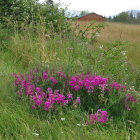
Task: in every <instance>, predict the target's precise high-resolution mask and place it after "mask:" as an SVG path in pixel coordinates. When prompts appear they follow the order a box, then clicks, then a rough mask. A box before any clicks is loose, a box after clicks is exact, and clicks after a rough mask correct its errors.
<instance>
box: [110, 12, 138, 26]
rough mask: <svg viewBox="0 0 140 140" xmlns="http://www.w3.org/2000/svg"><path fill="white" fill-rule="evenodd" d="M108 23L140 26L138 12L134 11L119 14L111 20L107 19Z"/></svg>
mask: <svg viewBox="0 0 140 140" xmlns="http://www.w3.org/2000/svg"><path fill="white" fill-rule="evenodd" d="M109 21H114V22H123V23H131V24H140V12H139V11H136V10H131V11H127V12H121V13H119V14H118V15H116V16H114V17H113V18H111V17H109Z"/></svg>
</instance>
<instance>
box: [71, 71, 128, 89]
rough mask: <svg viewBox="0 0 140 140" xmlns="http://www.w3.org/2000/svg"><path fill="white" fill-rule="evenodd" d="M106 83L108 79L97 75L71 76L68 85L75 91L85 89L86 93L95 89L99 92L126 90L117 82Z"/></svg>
mask: <svg viewBox="0 0 140 140" xmlns="http://www.w3.org/2000/svg"><path fill="white" fill-rule="evenodd" d="M108 81H109V79H108V78H104V77H101V76H99V75H89V74H88V75H84V74H81V75H76V76H73V77H72V78H71V79H70V81H69V85H70V86H71V87H72V89H73V90H75V91H79V90H80V89H86V90H87V91H88V92H93V91H94V89H96V88H100V89H101V90H110V89H116V90H120V89H125V88H126V87H125V86H123V85H121V84H119V83H117V82H113V83H111V84H109V83H108Z"/></svg>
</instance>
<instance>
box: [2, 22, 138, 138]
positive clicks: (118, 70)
mask: <svg viewBox="0 0 140 140" xmlns="http://www.w3.org/2000/svg"><path fill="white" fill-rule="evenodd" d="M79 24H82V25H83V24H84V25H85V23H79ZM82 25H80V28H82ZM91 32H92V31H91ZM99 35H100V36H99ZM139 35H140V25H127V24H121V23H106V25H105V26H104V29H102V30H101V33H100V34H98V36H97V40H96V41H92V42H91V41H89V40H88V39H87V40H83V39H81V38H80V37H77V36H75V34H74V33H73V32H72V33H69V34H67V35H65V36H64V37H62V35H61V34H59V35H55V36H54V37H51V34H49V33H47V32H46V31H45V29H44V27H43V25H39V26H38V27H36V32H34V30H33V28H32V27H30V26H27V27H26V28H25V29H24V30H22V31H21V32H17V31H16V30H15V31H14V32H9V31H8V30H6V29H2V28H1V33H0V114H1V115H0V139H1V140H66V139H68V140H83V139H87V140H88V139H89V140H90V139H91V140H93V139H97V140H102V139H103V140H104V139H107V140H118V139H119V140H124V139H126V140H131V139H134V140H138V139H139V138H140V124H139V120H140V109H139V108H140V104H139V102H137V103H136V104H135V101H134V100H133V101H134V102H133V101H132V102H133V103H134V108H133V109H132V110H131V109H130V110H125V109H123V108H121V109H120V108H119V105H118V103H120V102H121V100H120V99H118V100H117V101H118V102H115V103H114V101H115V100H116V99H117V98H118V96H116V97H115V98H116V99H115V98H114V96H113V97H110V98H111V99H112V101H110V102H111V105H112V106H113V109H114V110H115V109H116V110H117V111H118V110H119V111H122V112H120V113H118V114H117V115H118V116H117V115H116V116H117V117H115V115H114V116H113V115H111V113H112V112H111V111H112V110H113V109H112V108H110V110H109V109H108V110H107V107H104V108H98V109H103V110H106V111H108V112H109V113H108V114H109V118H108V121H107V122H106V123H100V122H97V123H91V124H89V125H88V124H87V123H86V122H87V120H88V119H89V112H88V111H87V110H86V111H85V110H84V111H83V110H82V109H81V108H82V105H80V107H73V106H70V107H68V108H66V109H65V108H64V109H62V108H61V107H60V108H59V107H58V108H59V109H58V112H57V114H55V113H52V112H48V111H42V108H39V109H32V105H31V103H30V101H28V98H27V97H26V96H19V95H18V94H17V89H18V88H19V87H20V86H21V85H20V86H19V85H18V84H17V87H16V86H15V84H14V82H15V78H14V77H13V76H12V75H13V73H16V74H23V75H26V74H25V73H27V72H28V71H30V70H31V69H36V68H38V69H41V72H42V71H44V72H46V71H45V70H47V71H48V73H50V74H54V73H56V72H64V73H65V74H66V75H67V76H68V77H69V78H70V77H72V76H75V75H79V74H90V75H101V77H107V78H108V79H109V80H110V82H112V83H113V82H118V83H120V84H122V85H124V86H126V87H127V91H126V93H127V94H129V93H131V94H132V95H135V96H136V97H137V100H139V99H140V94H139V92H140V71H139V69H140V60H139V53H140V39H139ZM39 76H40V75H39ZM75 77H76V76H75ZM101 77H100V78H101ZM80 80H81V79H80ZM82 80H83V79H82ZM52 82H54V79H52ZM60 82H61V80H60ZM35 84H36V85H37V86H41V87H43V88H45V89H46V86H45V87H44V85H43V84H44V83H43V82H42V81H41V83H35ZM48 85H49V86H50V85H51V83H49V84H48ZM48 85H47V86H48ZM18 86H19V87H18ZM51 86H52V85H51ZM52 87H53V88H54V89H55V88H56V87H55V86H52ZM60 87H61V88H60ZM114 87H115V86H114ZM120 87H121V85H119V88H120ZM57 88H58V89H59V90H61V89H63V90H65V88H63V86H62V85H61V84H60V86H57ZM66 89H67V90H69V89H71V88H67V87H66ZM114 89H115V88H114ZM76 90H77V89H75V88H73V89H71V90H70V91H71V92H73V93H75V94H76V93H77V94H78V95H80V93H82V94H83V93H88V92H87V91H83V90H79V89H78V92H77V91H76ZM96 92H98V93H100V89H97V90H96ZM113 92H114V93H115V94H116V93H120V95H123V94H124V91H122V90H120V91H117V92H115V91H114V90H113ZM29 94H30V93H29ZM84 96H85V95H83V100H82V98H81V100H82V101H83V102H84V103H85V104H86V102H87V103H88V102H89V100H86V98H87V99H90V97H89V98H88V97H86V96H85V99H84ZM119 97H120V96H119ZM107 99H108V97H107ZM91 102H92V101H91ZM121 103H122V102H121ZM70 105H71V104H70ZM90 105H91V104H87V106H86V107H85V106H84V107H85V108H87V107H88V106H90ZM94 105H95V106H96V101H95V102H94ZM77 106H79V105H77ZM114 106H116V108H114ZM132 107H133V106H132ZM91 108H92V107H91ZM111 109H112V110H111ZM91 110H92V109H91ZM96 111H97V110H92V111H90V113H91V112H92V113H95V112H96ZM119 111H118V112H119ZM115 113H116V112H115ZM89 121H90V120H89Z"/></svg>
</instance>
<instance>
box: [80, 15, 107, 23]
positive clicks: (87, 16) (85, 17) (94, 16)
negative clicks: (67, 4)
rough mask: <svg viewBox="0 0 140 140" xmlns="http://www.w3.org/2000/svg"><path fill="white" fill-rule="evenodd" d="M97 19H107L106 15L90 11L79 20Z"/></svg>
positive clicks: (101, 20)
mask: <svg viewBox="0 0 140 140" xmlns="http://www.w3.org/2000/svg"><path fill="white" fill-rule="evenodd" d="M94 20H95V21H97V22H103V21H105V20H106V19H105V17H103V16H101V15H98V14H96V13H89V14H87V15H85V16H82V17H79V18H78V21H94Z"/></svg>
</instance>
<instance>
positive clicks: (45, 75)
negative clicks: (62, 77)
mask: <svg viewBox="0 0 140 140" xmlns="http://www.w3.org/2000/svg"><path fill="white" fill-rule="evenodd" d="M42 78H43V80H47V79H48V74H47V72H43V74H42Z"/></svg>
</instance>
